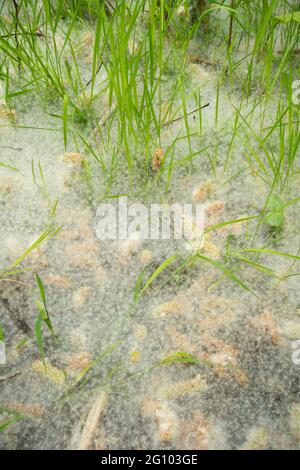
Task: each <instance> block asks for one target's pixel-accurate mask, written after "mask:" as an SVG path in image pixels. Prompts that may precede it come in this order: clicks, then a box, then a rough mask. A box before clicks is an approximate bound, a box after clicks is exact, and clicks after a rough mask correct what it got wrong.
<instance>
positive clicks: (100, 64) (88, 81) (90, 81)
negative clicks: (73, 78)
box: [85, 62, 103, 88]
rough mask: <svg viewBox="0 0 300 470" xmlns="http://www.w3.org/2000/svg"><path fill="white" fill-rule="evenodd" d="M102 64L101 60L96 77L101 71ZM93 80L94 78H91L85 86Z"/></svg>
mask: <svg viewBox="0 0 300 470" xmlns="http://www.w3.org/2000/svg"><path fill="white" fill-rule="evenodd" d="M102 65H103V62H100V64H99V66H98V68H97V70H96V74H95V77H96V76H97V75H98V73H99V72H100V70H101V67H102ZM92 81H93V78H91V79H90V80H89V81H88V82H87V84H86V85H85V87H86V88H87V87H88V86H89V85H90V84H91V83H92Z"/></svg>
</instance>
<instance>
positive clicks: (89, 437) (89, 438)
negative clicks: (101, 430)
mask: <svg viewBox="0 0 300 470" xmlns="http://www.w3.org/2000/svg"><path fill="white" fill-rule="evenodd" d="M106 405H107V393H106V391H105V390H104V391H101V393H100V396H99V397H98V398H97V400H96V401H95V403H94V404H93V406H92V408H91V409H90V412H89V414H88V417H87V420H86V422H85V425H84V427H83V430H82V433H81V437H80V442H79V446H78V450H88V449H91V448H92V446H93V441H94V439H95V436H96V432H97V429H98V426H99V422H100V419H101V416H102V415H103V413H104V410H105V408H106Z"/></svg>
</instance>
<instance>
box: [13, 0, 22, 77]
mask: <svg viewBox="0 0 300 470" xmlns="http://www.w3.org/2000/svg"><path fill="white" fill-rule="evenodd" d="M13 4H14V9H15V15H16V21H15V34H14V36H15V41H16V46H17V49H18V72H19V74H20V73H21V58H20V43H19V38H18V35H19V33H18V25H19V5H18V2H17V0H13Z"/></svg>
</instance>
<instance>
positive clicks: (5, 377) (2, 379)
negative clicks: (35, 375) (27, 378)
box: [0, 371, 22, 382]
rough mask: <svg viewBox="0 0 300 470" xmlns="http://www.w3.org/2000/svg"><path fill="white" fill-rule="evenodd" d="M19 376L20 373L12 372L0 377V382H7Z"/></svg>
mask: <svg viewBox="0 0 300 470" xmlns="http://www.w3.org/2000/svg"><path fill="white" fill-rule="evenodd" d="M21 374H22V372H21V371H19V372H14V373H12V374H8V375H0V382H4V381H5V380H8V379H14V378H15V377H18V375H21Z"/></svg>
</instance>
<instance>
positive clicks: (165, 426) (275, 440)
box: [0, 32, 300, 449]
mask: <svg viewBox="0 0 300 470" xmlns="http://www.w3.org/2000/svg"><path fill="white" fill-rule="evenodd" d="M85 34H87V33H86V32H85ZM84 53H85V52H83V54H84ZM192 53H193V44H192V45H191V54H192ZM86 54H87V55H88V50H87V51H86ZM87 59H88V58H87ZM216 74H217V72H216V70H215V69H214V67H210V66H209V65H203V64H202V65H201V64H198V63H197V64H195V63H193V64H190V68H189V69H188V71H187V75H188V80H187V83H186V93H187V97H189V98H187V106H188V110H192V109H193V108H194V102H193V99H192V96H193V92H194V91H195V90H198V89H199V87H201V94H202V97H203V100H204V99H205V101H207V102H209V103H210V105H209V106H208V107H207V108H205V109H204V110H203V123H202V126H203V129H204V134H203V137H201V138H200V137H199V135H196V133H195V135H192V136H191V142H190V143H188V142H187V140H186V139H183V140H182V141H180V139H179V141H178V144H177V146H176V155H175V157H174V158H175V162H176V161H177V162H178V165H177V166H174V169H173V172H172V179H171V182H170V184H169V183H168V177H167V175H163V176H162V178H161V179H156V178H153V181H152V182H151V183H148V184H147V186H145V187H143V189H142V190H140V189H139V190H138V191H132V190H131V191H129V190H128V187H127V186H126V185H127V179H126V175H122V174H120V173H118V176H117V177H116V180H115V181H114V183H113V186H112V188H111V194H124V193H126V194H128V204H130V203H132V202H142V203H144V204H146V205H149V204H151V203H161V202H164V203H173V202H178V203H181V204H183V203H192V202H197V203H202V204H204V205H205V225H206V228H209V227H211V226H214V225H218V224H221V227H219V228H216V229H215V230H212V231H210V232H209V234H208V235H207V236H206V238H205V241H204V246H203V248H202V250H201V254H202V255H203V256H204V257H208V258H209V259H210V260H213V263H211V262H208V263H207V262H205V260H204V259H199V260H197V262H195V260H194V261H193V262H190V263H187V264H186V266H185V267H184V269H182V270H177V269H176V268H178V266H179V265H180V263H181V262H182V260H183V259H185V257H186V256H187V255H188V254H189V253H188V252H186V250H185V248H184V246H183V243H182V241H150V240H146V241H142V240H132V241H110V240H106V241H103V240H99V239H98V238H97V236H96V231H95V222H96V210H97V207H98V205H99V203H100V202H101V200H102V198H103V181H102V180H101V174H100V171H99V168H98V167H97V166H96V164H95V162H94V161H93V160H92V159H91V161H90V165H91V168H92V169H93V171H92V173H93V175H94V177H93V178H90V177H89V175H88V174H87V171H86V167H85V165H84V161H85V159H89V158H90V157H89V155H86V154H85V152H84V151H83V152H78V151H77V149H76V148H74V149H71V151H70V152H68V153H65V151H64V145H63V137H62V133H61V129H60V128H59V129H57V127H58V126H57V120H56V119H55V117H51V116H49V114H47V113H46V112H44V111H42V110H41V107H40V103H38V102H36V101H35V99H34V98H32V97H31V96H30V97H29V96H26V97H25V98H24V97H23V98H22V99H20V100H19V101H16V110H15V115H14V116H7V115H5V113H4V112H3V113H2V114H1V116H0V119H1V128H0V149H1V161H2V162H5V163H6V164H7V167H0V205H1V211H0V239H1V253H0V262H1V266H9V265H10V264H11V263H13V262H14V260H15V259H17V258H18V256H20V255H21V254H22V253H23V252H24V251H25V250H26V248H28V247H29V246H31V245H32V243H33V242H34V241H35V240H37V239H38V238H39V237H40V235H41V233H43V231H44V230H45V227H53V229H56V228H58V227H61V230H60V231H59V232H58V233H57V234H56V235H55V236H54V237H53V238H51V239H49V240H48V239H46V240H45V243H42V244H41V245H40V246H39V247H37V248H36V249H35V250H33V251H32V252H31V253H29V255H28V257H27V258H26V260H24V262H23V263H22V265H21V266H22V267H26V269H27V268H28V270H27V271H25V272H22V273H16V274H15V276H14V278H13V280H11V279H10V280H8V281H5V280H4V281H1V283H0V315H1V325H2V327H3V331H4V332H5V342H6V352H7V363H6V365H2V366H0V390H1V393H0V407H1V412H2V415H1V416H3V419H6V418H13V419H15V420H16V422H15V423H14V424H13V425H12V426H9V427H7V429H4V430H3V431H2V432H1V434H0V447H1V448H3V449H29V448H34V449H45V448H49V449H70V448H72V449H78V448H94V449H152V448H153V449H157V448H159V449H280V448H289V449H292V448H299V443H300V387H299V385H300V383H299V382H300V374H299V372H300V369H299V367H300V365H297V364H296V362H297V361H296V362H295V361H293V359H292V358H293V352H294V349H293V347H294V346H293V345H294V342H295V341H297V340H299V339H300V293H299V292H300V291H299V281H298V277H297V276H286V277H285V278H283V277H284V276H283V275H284V274H285V273H289V272H291V271H289V270H290V269H291V260H290V258H285V257H278V256H274V257H267V256H266V259H265V261H266V264H267V266H268V268H270V269H273V270H276V272H278V273H280V274H281V276H279V277H277V278H274V277H272V276H270V275H269V273H268V272H267V270H262V269H257V266H255V265H251V264H249V263H248V264H245V263H244V264H243V263H242V262H241V260H239V261H240V264H241V265H239V264H238V262H237V268H236V270H235V271H234V273H235V275H236V276H237V277H238V279H239V283H237V282H235V279H234V278H232V277H231V276H230V275H229V276H228V275H226V274H228V273H226V272H224V271H223V270H222V269H220V265H222V266H224V265H226V266H228V265H227V264H226V263H227V262H229V261H228V260H229V258H230V256H231V255H232V254H233V253H235V252H236V251H237V249H243V248H245V247H247V246H248V240H250V239H251V236H252V235H253V233H254V231H255V228H256V227H255V226H252V225H251V224H250V223H249V221H244V222H243V221H242V222H240V223H235V224H228V225H222V222H225V221H228V220H237V219H242V218H247V217H249V216H251V215H257V213H258V212H259V210H260V209H261V207H262V206H263V205H264V201H265V198H266V190H265V187H264V185H263V184H262V183H261V181H260V180H259V179H258V178H256V175H255V174H251V172H250V171H245V168H246V166H245V159H244V154H243V149H242V144H241V142H240V141H237V142H234V144H233V149H232V154H233V158H232V157H231V160H233V161H234V165H232V168H231V167H230V168H229V170H228V172H227V173H226V175H223V173H222V171H221V170H222V169H223V167H224V161H225V160H226V156H227V151H228V147H229V145H230V142H231V137H232V128H233V123H234V119H235V115H234V105H235V104H236V103H237V102H238V101H239V95H238V90H237V91H236V92H234V91H232V90H231V91H230V92H229V91H228V89H227V88H226V86H225V85H224V86H222V85H221V87H220V95H219V101H220V103H221V106H220V112H219V120H218V121H219V123H218V127H217V129H216V128H215V104H216V93H215V90H216V82H217V78H216V77H217V75H216ZM164 91H165V94H166V98H165V99H166V101H167V99H168V85H167V84H166V88H165V90H164ZM276 100H277V97H276V96H274V98H273V100H271V101H270V103H269V113H266V117H265V119H266V124H265V125H266V126H267V125H268V123H269V122H272V113H273V111H274V109H276V105H277V101H276ZM247 106H248V107H249V109H252V108H251V103H250V104H249V103H245V108H244V109H243V112H244V113H245V114H246V113H247ZM259 112H260V111H259V109H255V111H254V112H253V113H252V116H251V123H252V125H253V126H255V125H256V124H257V122H258V115H259ZM189 122H190V126H191V128H192V129H195V130H196V129H198V128H199V116H198V114H196V115H190V116H189ZM184 126H185V124H184V122H182V120H179V121H176V122H174V123H173V124H172V125H170V126H166V127H165V128H164V129H163V131H162V137H161V141H162V152H163V151H164V148H167V147H168V145H169V143H170V142H172V140H173V139H174V135H177V134H178V135H179V136H180V135H184V133H185V127H184ZM189 145H191V146H192V148H193V149H194V151H195V152H196V151H197V150H199V148H203V147H205V146H207V145H209V146H210V149H211V155H213V156H214V158H215V165H214V169H215V174H214V172H212V171H211V164H210V163H209V162H210V160H209V159H207V158H204V157H203V158H202V156H200V157H197V158H194V159H193V165H192V168H190V167H189V168H188V169H187V168H186V166H183V165H181V164H180V162H181V161H182V160H183V159H185V158H186V156H187V155H188V154H189ZM136 152H143V149H142V148H139V149H136ZM155 155H156V159H157V158H158V157H159V153H156V154H155ZM107 158H108V159H109V155H107ZM9 166H13V167H15V166H16V167H17V170H18V171H13V170H12V169H11V168H9ZM33 168H34V171H33ZM41 169H42V170H41ZM166 187H167V191H166ZM297 187H299V172H298V173H296V174H295V175H294V176H293V181H292V184H291V194H290V197H291V198H292V197H296V196H297ZM56 201H58V203H57V206H56V211H55V216H53V206H54V205H55V204H56ZM110 202H111V203H112V204H115V205H117V200H116V199H111V200H110ZM298 205H299V204H298ZM297 209H298V206H297V205H292V206H290V207H288V208H287V210H286V214H285V225H284V227H283V229H282V230H283V233H282V236H281V237H280V238H279V239H278V240H277V241H276V246H275V248H274V249H276V250H277V251H280V252H293V253H295V254H297V247H299V241H300V240H299V217H298V215H297V214H298V212H297ZM257 237H258V240H257V244H258V245H263V244H264V242H265V240H266V239H268V237H269V232H268V230H267V228H263V229H262V230H260V231H259V234H258V235H257ZM174 252H177V253H179V258H180V259H179V261H176V262H175V263H174V265H173V264H170V265H169V266H168V267H167V269H165V270H164V271H163V272H162V273H161V274H160V276H158V277H157V278H156V279H155V281H154V282H153V283H152V284H151V285H150V286H149V288H148V289H146V290H145V291H144V292H143V294H142V295H141V296H138V297H137V296H135V292H136V286H137V281H138V279H139V276H140V275H141V272H144V277H143V278H142V279H143V281H145V280H146V279H147V278H148V277H149V276H150V275H151V273H152V272H154V271H155V269H156V268H158V267H159V266H160V265H161V264H162V263H163V262H164V260H165V259H167V258H168V257H169V256H171V255H172V253H174ZM295 263H296V261H295ZM34 272H38V274H39V275H40V277H41V279H42V280H43V283H44V286H45V290H46V298H47V307H48V310H49V312H50V315H51V319H52V323H53V326H54V329H55V333H56V338H55V340H53V338H52V337H51V335H50V334H48V333H45V339H44V348H45V354H46V368H45V367H44V364H43V361H42V359H41V357H40V354H39V350H38V348H37V344H36V338H35V332H34V324H35V319H36V316H37V307H36V303H35V302H36V298H37V297H38V292H37V286H36V282H35V279H34V275H33V273H34ZM240 283H243V284H245V285H246V286H247V288H248V289H249V290H247V289H245V288H243V287H242V286H241V285H240ZM91 415H94V416H98V420H97V423H96V425H95V423H93V422H92V419H89V418H90V417H91Z"/></svg>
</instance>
